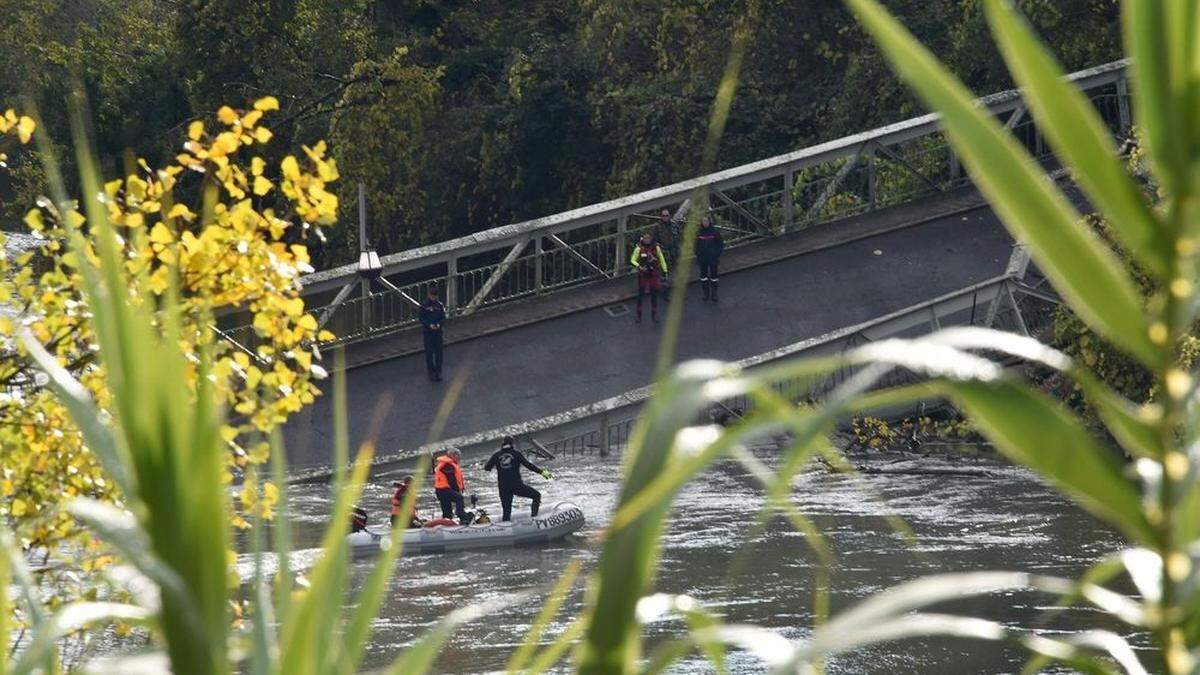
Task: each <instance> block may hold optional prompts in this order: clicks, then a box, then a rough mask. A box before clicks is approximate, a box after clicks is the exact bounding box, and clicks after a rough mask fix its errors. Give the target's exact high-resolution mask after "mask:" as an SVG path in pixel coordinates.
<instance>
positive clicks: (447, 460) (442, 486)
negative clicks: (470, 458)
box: [433, 455, 467, 492]
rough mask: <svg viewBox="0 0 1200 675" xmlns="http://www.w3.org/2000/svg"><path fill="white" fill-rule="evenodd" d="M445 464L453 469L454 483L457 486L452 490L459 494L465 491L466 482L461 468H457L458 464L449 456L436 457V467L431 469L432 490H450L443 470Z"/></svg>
mask: <svg viewBox="0 0 1200 675" xmlns="http://www.w3.org/2000/svg"><path fill="white" fill-rule="evenodd" d="M447 464H449V465H450V466H452V467H454V482H455V483H457V485H454V486H453V489H455V490H458V491H459V492H464V491H465V490H466V489H467V481H466V479H464V478H463V472H462V467H461V466H459V465H458V462H456V461H454V458H453V457H451V456H450V455H442V456H441V457H438V460H437V466H436V467H434V469H433V487H434V489H436V490H449V489H451V485H450V482H449V481H448V480H446V471H445V469H446V465H447Z"/></svg>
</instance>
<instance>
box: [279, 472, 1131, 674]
mask: <svg viewBox="0 0 1200 675" xmlns="http://www.w3.org/2000/svg"><path fill="white" fill-rule="evenodd" d="M756 453H757V454H758V455H759V456H760V457H761V458H762V459H763V460H764V461H766V462H767V463H768V464H770V463H771V462H772V461H773V458H774V454H775V452H774V450H773V449H772V448H761V449H758V450H756ZM961 462H971V463H972V465H979V466H982V467H983V468H986V469H987V470H988V472H989V475H986V476H959V475H878V474H876V475H866V476H844V475H836V474H831V473H828V472H825V471H823V470H820V469H817V470H814V471H810V472H808V473H805V474H803V475H801V476H799V477H798V478H797V479H796V481H795V484H794V488H795V489H794V491H793V497H792V498H793V501H794V503H795V504H796V506H797V507H798V508H799V509H800V511H801V512H802V513H804V514H805V515H806V516H808V517H809V518H811V519H812V520H813V521H814V522H815V523H816V525H817V526H818V527H819V528H820V530H821V531H822V532H823V533H824V535H825V537H826V538H827V541H828V544H829V547H830V548H831V549H832V550H833V552H834V555H835V560H834V562H833V564H832V566H831V568H830V574H831V579H832V586H831V589H832V603H833V608H834V612H837V611H838V610H839V609H840V608H845V607H847V606H849V605H851V604H853V603H854V602H856V601H858V600H860V599H863V598H865V597H867V596H868V595H870V594H872V593H875V592H878V591H881V590H884V589H886V588H888V587H890V586H893V585H895V584H897V583H900V582H903V581H906V580H910V579H913V578H916V577H919V576H923V575H927V574H935V573H941V572H953V571H967V570H1024V571H1030V572H1038V573H1043V574H1054V575H1063V576H1071V577H1076V576H1078V575H1080V574H1081V573H1082V572H1083V571H1084V570H1085V569H1086V568H1087V567H1089V566H1090V565H1091V564H1093V563H1094V562H1095V561H1096V560H1098V559H1099V558H1100V557H1101V556H1103V555H1104V554H1106V553H1109V552H1111V551H1114V550H1117V549H1118V548H1119V547H1120V545H1121V542H1120V539H1119V538H1118V537H1117V536H1116V535H1115V534H1114V533H1113V532H1112V531H1111V530H1109V529H1107V528H1105V527H1103V526H1102V525H1100V524H1099V523H1098V522H1097V521H1095V520H1094V519H1092V518H1091V517H1090V516H1087V515H1086V514H1084V513H1082V512H1081V511H1079V510H1078V509H1077V508H1075V507H1074V506H1072V505H1071V504H1069V503H1068V502H1066V501H1065V500H1064V499H1063V498H1062V497H1060V496H1058V495H1057V494H1056V493H1054V492H1053V491H1052V490H1051V489H1049V488H1048V487H1046V486H1045V485H1043V484H1042V483H1040V482H1039V481H1038V480H1036V479H1035V478H1034V477H1033V476H1032V475H1031V474H1030V473H1028V472H1026V471H1024V470H1022V469H1019V468H1014V467H1009V466H1006V465H1003V464H1001V463H999V462H996V461H992V460H966V459H964V460H955V464H959V463H961ZM547 466H548V467H550V468H552V470H553V471H554V473H555V478H554V480H553V482H551V483H549V484H546V483H545V482H544V481H542V480H541V479H540V478H531V479H530V482H531V483H533V484H535V486H536V487H538V488H539V489H541V490H542V493H543V502H544V503H546V504H553V503H555V502H557V501H562V500H569V501H573V502H575V503H576V504H578V505H579V506H581V507H582V508H583V509H584V512H585V513H586V514H587V516H588V518H589V524H588V526H587V527H586V528H585V529H584V530H583V531H582V533H581V536H576V537H573V538H571V539H569V540H566V541H561V542H556V543H553V544H551V545H548V546H545V547H542V548H531V549H517V550H512V549H509V550H505V549H494V550H486V551H473V552H464V553H458V554H451V555H432V556H415V557H410V558H404V559H402V560H400V561H399V562H398V564H397V568H396V571H395V575H394V578H393V580H392V582H391V587H390V589H389V591H388V595H387V598H386V600H385V602H384V604H383V607H382V610H381V612H380V616H379V618H378V620H377V621H376V623H375V634H374V637H373V639H372V642H371V644H370V647H369V653H368V656H367V665H368V666H369V667H381V666H384V665H386V664H388V663H389V662H390V661H391V660H392V659H393V658H395V656H396V655H397V654H398V653H399V652H400V651H401V650H402V649H403V648H404V647H405V646H406V645H408V644H411V643H412V642H413V640H414V639H416V638H417V637H418V636H420V635H421V634H422V633H423V632H424V631H425V630H426V629H427V628H428V627H430V626H431V625H432V624H433V623H435V622H436V621H437V620H438V619H440V618H441V617H443V616H445V615H446V613H447V612H449V611H451V610H453V609H454V608H456V607H462V606H465V605H468V604H470V603H473V602H478V601H481V600H486V599H491V598H496V597H500V596H503V595H505V594H508V593H510V592H512V591H516V590H521V589H528V588H540V589H542V590H541V592H540V596H539V597H544V596H545V594H546V593H547V592H548V588H549V585H550V584H552V583H553V582H554V580H555V579H557V578H558V575H559V574H560V573H561V571H562V569H563V568H564V566H565V565H566V564H567V562H568V561H569V560H570V559H571V558H572V557H580V558H582V559H583V561H584V568H585V570H590V569H594V568H595V565H596V563H597V560H598V556H599V548H598V547H597V546H596V545H594V543H593V542H592V535H595V533H596V532H597V531H598V530H599V528H600V527H601V526H602V525H603V524H604V523H605V522H607V520H608V518H609V516H610V514H611V511H612V508H613V505H614V503H615V500H616V495H617V491H618V487H619V474H620V463H619V459H616V458H608V459H601V458H599V457H576V458H561V459H559V460H556V461H553V462H549V463H547ZM468 479H469V480H472V479H473V482H474V486H475V488H476V489H477V490H478V492H479V495H480V498H481V505H483V506H486V507H490V509H489V510H491V512H492V513H497V512H498V510H499V508H498V504H496V500H495V496H494V483H493V482H491V481H489V480H488V478H486V477H485V476H484V475H483V474H482V472H480V471H478V470H475V469H472V468H468ZM327 490H328V488H327V487H325V486H301V487H298V488H295V489H294V492H293V501H294V509H295V512H296V513H295V517H296V519H297V520H298V521H299V527H297V530H299V532H298V536H299V537H300V538H301V541H300V542H298V544H299V545H300V546H313V545H315V543H316V541H317V538H318V537H319V535H320V532H321V530H322V529H323V528H324V526H325V525H326V515H325V514H327V513H328V510H329V508H330V505H329V501H328V498H327V494H326V493H327ZM363 503H364V504H365V505H367V506H369V507H371V508H370V510H371V512H372V514H373V515H374V516H375V517H377V518H379V517H384V518H385V517H386V512H387V508H388V488H386V487H385V486H382V485H377V486H372V487H370V488H369V489H368V491H367V494H366V495H365V497H364V500H363ZM432 503H433V500H432V497H429V498H425V499H423V500H422V504H421V507H422V511H423V512H425V513H427V512H428V511H429V508H430V506H431V505H432ZM762 505H763V502H762V499H761V497H760V491H759V490H758V489H757V488H756V487H755V486H754V484H753V483H752V481H751V480H750V478H749V476H748V474H747V472H746V471H745V470H744V469H742V468H741V467H740V466H739V465H737V464H736V463H733V462H726V463H723V464H721V465H719V466H717V467H714V468H713V469H712V470H710V471H709V472H707V473H706V474H704V475H703V476H702V477H701V478H700V479H699V480H697V481H694V482H693V483H692V484H690V485H689V486H688V487H687V488H686V489H685V490H684V491H683V493H682V494H681V495H680V497H679V499H678V500H677V502H676V509H675V511H674V513H673V514H672V516H671V517H670V524H669V527H668V531H667V533H666V536H665V538H664V540H663V552H662V562H661V566H660V575H659V583H658V590H659V591H663V592H668V593H687V594H690V595H692V596H694V597H695V598H696V599H697V600H699V601H700V602H701V603H702V604H703V605H704V606H706V607H707V608H709V609H710V610H711V611H713V612H716V613H718V614H719V615H720V616H721V617H722V618H723V619H724V620H725V621H728V622H735V623H753V624H758V625H761V626H766V627H769V628H771V629H773V630H775V631H777V632H779V633H780V634H782V635H784V636H786V637H788V638H789V639H793V640H800V639H803V638H804V637H805V636H806V635H808V634H809V631H810V627H811V626H812V625H813V597H814V590H813V589H814V584H815V583H816V581H815V580H816V579H817V573H818V567H819V564H820V563H819V559H818V558H817V557H816V556H815V555H814V554H813V553H812V552H811V549H810V548H809V546H808V544H807V543H806V541H805V539H804V537H803V536H801V535H799V534H797V533H796V532H794V531H793V530H792V529H791V528H790V527H789V526H788V525H787V523H786V522H785V521H783V520H782V519H780V518H775V519H772V520H770V521H768V522H767V523H766V526H765V527H755V523H756V512H757V511H758V510H759V509H760V508H761V507H762ZM522 506H523V502H522V501H521V500H519V499H518V500H517V504H516V506H515V507H514V508H521V507H522ZM896 517H898V518H900V519H903V521H904V522H905V523H906V524H907V527H909V528H911V535H912V537H913V539H912V540H909V539H907V538H906V536H905V535H902V534H901V533H899V532H897V530H896V528H895V523H894V521H893V520H890V518H896ZM371 565H372V559H369V558H368V559H363V560H358V561H356V562H355V564H354V568H355V574H356V577H357V578H358V579H359V580H361V579H362V578H363V577H365V574H366V572H367V571H369V569H370V568H371ZM1053 605H1054V598H1051V597H1046V596H1040V595H1036V594H1032V593H1013V594H1004V595H997V596H989V597H986V598H981V599H978V600H972V601H969V602H957V603H954V604H952V605H948V606H943V607H939V608H938V609H939V611H955V612H963V613H972V614H976V615H979V616H986V617H989V618H993V619H996V620H999V621H1001V622H1003V623H1004V624H1006V625H1008V626H1010V627H1013V628H1035V627H1036V628H1038V629H1039V630H1044V631H1047V632H1049V633H1053V632H1055V631H1058V630H1063V629H1068V628H1072V627H1074V628H1078V627H1093V626H1096V625H1102V626H1105V627H1113V628H1116V627H1115V626H1111V625H1109V624H1107V623H1104V618H1103V617H1102V616H1100V615H1099V614H1098V613H1097V612H1094V611H1091V610H1087V609H1071V610H1068V611H1066V612H1065V613H1061V614H1060V615H1059V616H1056V617H1054V618H1051V619H1047V618H1046V617H1047V613H1048V612H1049V611H1050V610H1052V609H1053ZM539 606H540V600H532V601H526V602H524V603H522V604H517V605H516V606H513V607H511V608H509V609H507V610H505V611H503V612H500V613H497V614H494V615H491V616H488V617H486V618H485V619H482V620H480V621H478V622H477V623H474V624H471V625H470V626H468V627H467V628H465V629H463V630H462V631H461V632H460V633H459V634H458V635H456V636H455V638H454V639H453V640H452V641H451V642H450V644H449V645H448V646H447V648H446V650H445V652H444V653H443V654H442V656H441V657H440V659H439V661H438V664H437V667H438V670H439V672H445V673H488V672H496V671H498V670H502V669H503V667H504V665H505V664H506V663H507V660H508V658H509V656H510V655H511V653H512V651H513V650H514V649H515V648H516V647H517V646H518V645H520V644H521V641H522V639H523V637H524V635H525V633H526V631H527V630H528V628H529V625H530V623H531V621H532V620H533V617H534V616H535V615H536V613H537V611H538V608H539ZM579 606H580V596H579V593H576V594H574V595H573V596H572V597H571V599H570V600H569V601H568V603H567V606H566V611H565V612H564V613H563V615H562V616H560V617H558V619H557V620H556V622H555V623H554V625H553V626H552V628H551V630H550V635H551V636H554V635H557V634H558V633H560V632H561V631H562V630H563V629H564V628H565V627H566V625H567V623H568V621H569V618H570V617H571V616H573V615H574V614H575V612H576V611H577V610H578V608H579ZM646 632H647V635H648V636H649V641H650V648H653V645H654V644H655V643H658V642H660V641H661V640H663V639H669V638H673V637H678V636H680V635H682V634H683V632H684V629H683V626H682V624H681V623H679V622H678V621H673V620H672V621H664V622H661V623H656V624H653V625H651V626H648V627H647V629H646ZM1135 637H1136V636H1135ZM1135 641H1136V640H1135ZM1025 658H1026V656H1025V655H1024V654H1023V653H1022V652H1021V651H1020V650H1018V649H1015V648H1011V647H1002V646H997V645H992V644H983V643H978V642H964V641H957V640H945V639H927V640H920V641H907V642H902V643H893V644H888V645H883V646H877V647H871V648H867V649H864V650H861V651H858V652H855V653H853V654H850V655H847V656H844V657H841V658H839V659H838V660H837V661H835V662H833V663H831V664H829V666H830V667H829V672H832V673H908V672H912V673H917V672H919V673H1009V672H1019V671H1020V669H1021V666H1022V664H1023V663H1024V661H1025ZM730 662H731V663H730V665H731V669H732V670H733V671H734V672H760V671H762V670H763V668H762V666H761V664H759V663H757V662H756V661H754V660H753V659H752V658H750V657H749V656H747V655H744V654H736V653H735V654H731V655H730ZM710 671H711V668H710V667H709V666H708V665H707V664H706V663H705V662H704V661H703V660H701V659H698V658H694V659H691V660H688V661H685V662H682V663H680V664H678V665H677V666H676V667H675V668H673V670H672V671H671V672H677V673H701V672H710Z"/></svg>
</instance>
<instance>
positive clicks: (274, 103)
mask: <svg viewBox="0 0 1200 675" xmlns="http://www.w3.org/2000/svg"><path fill="white" fill-rule="evenodd" d="M254 109H255V110H261V111H263V112H266V111H268V110H279V99H277V98H275V97H274V96H264V97H263V98H260V99H258V100H257V101H255V102H254Z"/></svg>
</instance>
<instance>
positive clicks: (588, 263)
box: [229, 61, 1131, 344]
mask: <svg viewBox="0 0 1200 675" xmlns="http://www.w3.org/2000/svg"><path fill="white" fill-rule="evenodd" d="M1125 78H1126V63H1125V62H1124V61H1120V62H1114V63H1109V64H1105V65H1102V66H1097V67H1095V68H1091V69H1089V70H1085V71H1080V72H1078V73H1074V74H1072V75H1071V76H1070V79H1071V80H1072V81H1073V82H1074V83H1075V84H1076V85H1077V86H1079V87H1080V88H1081V89H1083V90H1084V91H1085V92H1087V93H1088V95H1089V96H1090V98H1091V100H1092V101H1093V104H1094V105H1095V106H1096V108H1097V110H1098V111H1099V112H1100V114H1101V116H1102V118H1103V119H1104V120H1105V122H1107V123H1108V125H1109V127H1110V129H1111V130H1112V131H1113V132H1114V134H1121V133H1124V132H1125V131H1126V130H1128V128H1129V126H1130V119H1131V118H1130V109H1129V100H1128V94H1127V85H1126V79H1125ZM980 105H983V106H986V107H988V108H989V109H990V110H991V112H992V113H993V114H994V115H995V116H996V117H997V118H998V119H1000V120H1003V121H1004V122H1005V124H1006V125H1007V126H1008V128H1009V129H1010V130H1011V131H1012V133H1013V134H1014V136H1015V137H1016V138H1018V139H1019V140H1020V141H1021V142H1022V143H1023V144H1024V145H1025V146H1026V147H1027V148H1028V149H1029V150H1030V152H1031V153H1033V154H1034V156H1036V157H1038V158H1039V159H1040V160H1042V161H1043V163H1045V164H1046V165H1047V166H1048V167H1050V166H1053V165H1054V163H1055V161H1054V158H1053V156H1052V154H1051V153H1050V152H1049V150H1048V148H1047V147H1046V144H1045V142H1044V140H1043V138H1042V136H1041V134H1040V133H1039V132H1038V129H1037V127H1036V126H1035V125H1034V123H1033V121H1032V119H1031V118H1030V116H1029V115H1028V113H1027V111H1026V108H1025V106H1024V104H1023V102H1022V100H1021V97H1020V92H1019V91H1016V90H1012V91H1006V92H1002V93H999V94H994V95H992V96H988V97H985V98H983V99H980ZM969 183H970V179H969V177H968V176H967V175H966V173H965V172H964V171H963V169H962V167H961V166H960V165H959V163H958V161H957V158H956V157H955V155H954V153H953V151H952V149H951V148H950V147H949V145H948V143H947V141H946V139H945V137H944V136H943V134H942V133H941V130H940V128H939V126H938V118H937V116H936V115H932V114H931V115H924V116H921V117H917V118H913V119H910V120H905V121H903V122H899V123H896V124H892V125H888V126H885V127H881V128H879V129H874V130H871V131H867V132H864V133H860V134H855V135H853V136H848V137H845V138H841V139H837V140H834V141H830V142H828V143H822V144H820V145H816V146H813V147H810V148H805V149H803V150H798V151H795V152H791V153H788V154H785V155H780V156H778V157H773V158H770V159H766V160H761V161H758V162H753V163H751V164H746V165H743V166H739V167H734V168H732V169H727V170H724V171H720V172H717V173H713V174H709V175H706V176H701V177H699V178H695V179H691V180H687V181H683V182H680V183H676V184H674V185H669V186H666V187H662V188H658V189H656V190H649V191H646V192H642V193H639V194H636V195H631V196H628V197H622V198H620V199H615V200H611V201H608V202H604V203H601V204H594V205H591V206H587V207H583V208H580V209H575V210H573V211H567V212H564V213H560V214H555V215H552V216H547V217H545V218H539V219H536V220H531V221H527V222H524V223H518V224H514V225H507V226H504V227H499V228H495V229H492V230H487V231H485V232H480V233H477V234H475V235H471V236H468V237H463V238H460V239H455V240H452V241H447V242H442V243H439V244H434V245H431V246H426V247H423V248H419V249H414V250H410V251H404V252H401V253H397V254H393V255H388V256H384V257H383V258H382V263H383V275H384V276H385V277H388V278H391V279H395V281H394V282H393V283H394V284H395V285H396V287H397V288H398V291H399V292H398V291H396V290H387V291H384V292H381V293H372V294H370V295H364V296H361V297H358V298H354V299H349V300H346V301H344V302H343V303H341V304H340V305H338V306H336V308H333V309H332V311H330V312H329V319H328V324H327V327H328V328H329V329H330V331H331V332H332V333H334V335H335V336H336V338H335V342H337V343H347V342H353V341H355V340H361V339H366V338H370V337H375V336H378V335H381V334H385V333H388V332H391V331H395V330H400V329H403V328H405V327H407V326H410V325H412V324H413V323H414V322H415V321H416V314H415V307H414V306H413V304H412V300H411V299H417V300H419V299H421V298H423V297H424V296H425V293H426V290H427V289H428V288H429V287H430V286H437V287H439V289H440V290H441V292H442V298H443V299H444V301H445V302H446V303H447V305H448V307H449V310H450V312H451V315H462V314H470V313H472V312H475V311H477V310H479V309H481V308H484V307H489V306H493V305H497V304H501V303H504V302H508V301H511V300H515V299H519V298H524V297H529V296H532V295H537V294H541V293H548V292H552V291H555V290H558V289H562V288H567V287H571V286H575V285H578V284H583V283H588V282H592V281H597V280H601V279H608V278H612V277H615V276H619V275H622V274H627V273H629V272H630V270H629V265H628V255H629V252H630V249H631V246H632V245H633V242H634V241H636V238H637V237H638V236H639V235H640V234H641V233H642V232H645V231H654V230H655V228H656V226H657V223H656V222H655V215H656V214H657V212H658V211H659V210H660V209H662V208H668V207H678V206H679V205H681V204H683V203H684V202H685V201H686V200H691V199H693V198H695V197H696V195H698V194H700V195H703V198H702V199H703V201H704V203H701V204H693V205H691V207H692V208H703V209H705V210H706V211H707V212H709V213H710V214H711V215H712V216H713V217H714V219H715V221H716V224H717V225H718V226H719V227H721V228H723V229H724V234H725V237H726V241H727V243H728V245H730V246H736V245H739V244H744V243H748V242H753V241H758V240H761V239H764V238H768V237H774V236H779V235H781V234H785V233H788V232H794V231H797V230H800V229H804V228H808V227H812V226H816V225H820V224H824V223H830V222H832V221H836V220H839V219H842V218H846V217H848V216H854V215H858V214H863V213H867V212H870V211H874V210H878V209H882V208H886V207H890V206H895V205H897V204H902V203H906V202H910V201H913V200H916V199H920V198H923V197H928V196H930V195H936V194H937V193H939V192H943V191H947V190H952V189H955V188H959V187H962V186H965V185H968V184H969ZM355 275H356V270H355V268H354V267H353V266H346V267H342V268H337V269H333V270H327V271H323V272H318V273H315V274H312V275H308V276H307V277H305V279H304V283H305V293H306V295H311V294H317V293H328V292H330V291H332V290H333V289H336V288H338V287H340V286H344V285H345V284H346V283H348V282H352V281H353V280H354V279H355V278H356V277H355ZM413 278H416V279H417V281H412V279H413ZM405 296H407V297H405ZM311 311H315V312H316V313H317V314H318V315H322V314H324V313H325V307H323V306H320V307H315V308H311ZM229 332H230V333H231V334H234V335H238V336H239V338H240V339H243V340H245V342H244V344H251V343H252V342H253V335H252V332H253V331H252V330H249V329H248V328H243V329H233V330H231V331H229Z"/></svg>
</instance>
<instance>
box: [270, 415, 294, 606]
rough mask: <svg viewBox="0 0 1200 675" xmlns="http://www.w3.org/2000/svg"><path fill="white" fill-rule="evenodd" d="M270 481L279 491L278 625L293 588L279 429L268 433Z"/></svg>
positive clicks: (276, 539)
mask: <svg viewBox="0 0 1200 675" xmlns="http://www.w3.org/2000/svg"><path fill="white" fill-rule="evenodd" d="M270 442H271V480H272V482H274V483H275V485H276V487H278V488H279V501H278V503H277V504H276V507H275V513H276V517H275V521H274V523H273V524H272V527H271V536H272V539H273V541H272V545H273V546H274V547H275V557H276V568H277V570H278V572H276V575H277V578H276V580H275V584H274V585H275V617H276V618H277V619H278V620H279V622H280V624H281V625H286V624H287V623H288V622H289V620H290V614H291V611H290V610H291V602H292V588H293V587H294V585H295V575H294V574H293V573H292V560H291V552H292V523H291V512H292V510H291V503H290V501H289V499H290V498H289V495H288V483H287V476H286V474H285V472H284V468H283V465H284V461H285V460H284V456H285V455H284V448H283V436H282V435H281V434H280V432H279V430H278V429H276V430H275V431H273V432H271V441H270Z"/></svg>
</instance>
